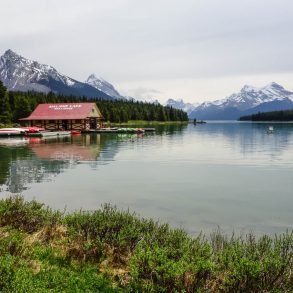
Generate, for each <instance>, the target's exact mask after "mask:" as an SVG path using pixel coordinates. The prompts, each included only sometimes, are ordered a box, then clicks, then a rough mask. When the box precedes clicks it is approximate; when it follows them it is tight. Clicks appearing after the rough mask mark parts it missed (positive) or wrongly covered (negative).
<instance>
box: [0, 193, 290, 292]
mask: <svg viewBox="0 0 293 293" xmlns="http://www.w3.org/2000/svg"><path fill="white" fill-rule="evenodd" d="M292 249H293V235H292V233H284V234H283V235H280V236H278V237H269V236H262V237H261V238H258V239H256V238H255V237H254V236H253V235H247V236H245V237H235V236H232V237H229V238H228V237H225V236H224V235H222V234H221V233H214V234H213V235H212V236H211V237H209V239H206V238H205V237H204V236H202V235H199V236H198V237H197V238H191V237H190V236H188V235H187V234H186V232H184V231H182V230H174V229H171V228H170V227H169V226H168V225H160V224H158V223H156V222H154V221H152V220H145V219H141V218H139V217H137V216H136V215H134V214H131V213H129V212H122V211H118V210H116V209H115V208H113V207H111V206H109V205H105V206H103V207H102V208H101V209H99V210H96V211H95V212H75V213H71V214H66V215H64V214H61V213H60V212H56V211H53V210H51V209H48V208H46V207H44V206H43V205H42V204H40V203H38V202H35V201H31V202H25V201H24V200H23V198H21V197H14V198H8V199H3V200H0V292H292V290H293V274H292V269H293V252H292Z"/></svg>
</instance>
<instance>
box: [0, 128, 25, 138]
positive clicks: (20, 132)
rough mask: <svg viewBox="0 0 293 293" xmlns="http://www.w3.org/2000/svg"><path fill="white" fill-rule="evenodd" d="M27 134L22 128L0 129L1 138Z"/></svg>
mask: <svg viewBox="0 0 293 293" xmlns="http://www.w3.org/2000/svg"><path fill="white" fill-rule="evenodd" d="M25 132H26V131H25V130H24V129H22V128H0V135H1V136H13V135H24V134H25Z"/></svg>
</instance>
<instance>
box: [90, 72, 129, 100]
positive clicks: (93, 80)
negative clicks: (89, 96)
mask: <svg viewBox="0 0 293 293" xmlns="http://www.w3.org/2000/svg"><path fill="white" fill-rule="evenodd" d="M85 83H87V84H89V85H91V86H92V87H94V88H96V89H98V90H100V91H102V92H104V93H106V94H107V95H109V96H111V97H114V98H116V99H124V97H123V96H121V95H120V94H119V92H118V91H117V90H116V89H115V88H114V86H113V85H112V84H111V83H109V82H108V81H106V80H104V79H103V78H101V77H96V75H95V74H91V75H90V76H89V77H88V78H87V79H86V81H85Z"/></svg>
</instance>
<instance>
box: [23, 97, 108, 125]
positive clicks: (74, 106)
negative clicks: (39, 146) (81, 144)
mask: <svg viewBox="0 0 293 293" xmlns="http://www.w3.org/2000/svg"><path fill="white" fill-rule="evenodd" d="M103 120H104V118H103V116H102V114H101V112H100V110H99V108H98V107H97V105H96V103H61V104H40V105H38V106H37V108H36V109H35V110H34V111H33V113H32V114H31V115H30V116H29V117H27V118H22V119H20V121H21V122H22V124H26V125H29V126H36V127H44V128H45V129H46V130H89V129H97V128H99V127H101V124H102V122H103Z"/></svg>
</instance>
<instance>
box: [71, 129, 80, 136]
mask: <svg viewBox="0 0 293 293" xmlns="http://www.w3.org/2000/svg"><path fill="white" fill-rule="evenodd" d="M71 135H81V131H79V130H72V131H71Z"/></svg>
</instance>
